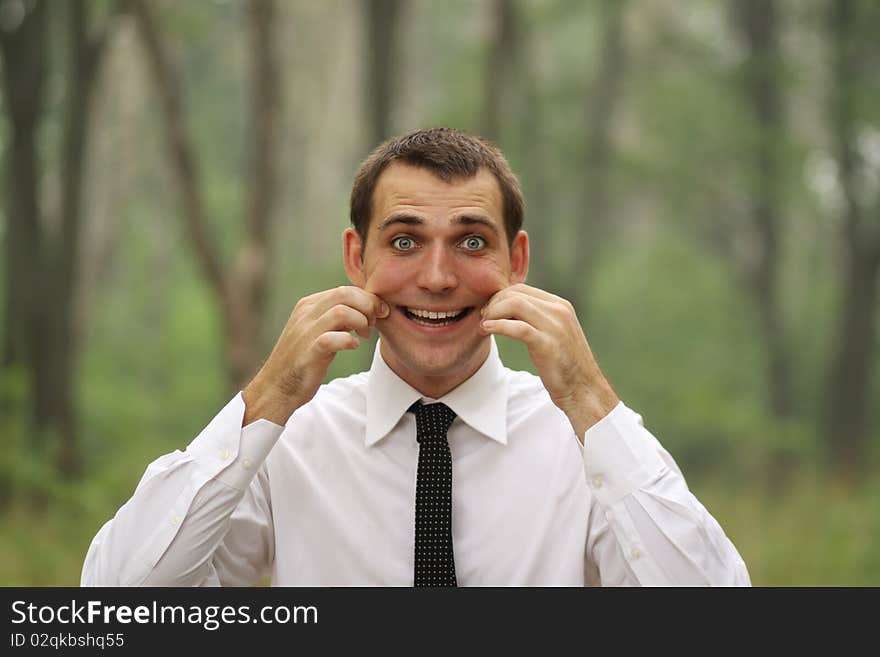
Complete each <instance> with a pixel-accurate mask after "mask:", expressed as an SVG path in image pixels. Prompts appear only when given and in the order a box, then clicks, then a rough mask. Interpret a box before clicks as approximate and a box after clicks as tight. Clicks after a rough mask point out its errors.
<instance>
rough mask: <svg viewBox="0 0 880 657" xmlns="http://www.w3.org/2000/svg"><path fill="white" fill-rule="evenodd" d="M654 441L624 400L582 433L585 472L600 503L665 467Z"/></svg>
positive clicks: (659, 473) (646, 481)
mask: <svg viewBox="0 0 880 657" xmlns="http://www.w3.org/2000/svg"><path fill="white" fill-rule="evenodd" d="M657 444H658V443H657V441H656V439H655V438H654V436H652V435H651V434H650V433H649V432H648V430H647V429H645V427H644V426H643V425H642V418H641V416H640V415H638V414H637V413H635V412H634V411H632V410H631V409H629V408H627V406H626V405H625V404H624V403H623V402H618V404H617V406H615V407H614V409H613V410H612V411H611V412H610V413H609V414H608V415H606V416H605V417H604V418H602V419H601V420H599V422H597V423H596V424H594V425H593V426H592V427H590V428H589V429H587V432H586V434H584V474H586V477H587V485H589V486H590V488H592V490H593V493H594V494H595V496H596V498H597V499H598V501H599V502H600V503H601V504H605V505H611V504H614V503H615V502H617V501H618V500H620V499H621V498H623V497H626V496H627V495H629V494H630V493H632V492H633V491H635V490H638V489H639V488H644V487H645V486H646V485H647V484H649V483H651V482H653V481H656V480H657V479H658V478H659V477H660V476H662V475H663V473H664V472H665V471H666V470H667V466H666V464H665V463H664V462H663V459H662V458H661V456H660V453H659V451H658V449H657Z"/></svg>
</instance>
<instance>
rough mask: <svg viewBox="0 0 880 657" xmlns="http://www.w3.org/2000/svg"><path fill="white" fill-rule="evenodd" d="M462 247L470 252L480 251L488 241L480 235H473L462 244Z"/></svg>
mask: <svg viewBox="0 0 880 657" xmlns="http://www.w3.org/2000/svg"><path fill="white" fill-rule="evenodd" d="M462 246H464V248H465V249H467V250H468V251H479V250H480V249H482V248H483V247H484V246H486V240H485V239H484V238H482V237H480V236H479V235H471V236H470V237H468V238H466V239H465V240H464V242H462Z"/></svg>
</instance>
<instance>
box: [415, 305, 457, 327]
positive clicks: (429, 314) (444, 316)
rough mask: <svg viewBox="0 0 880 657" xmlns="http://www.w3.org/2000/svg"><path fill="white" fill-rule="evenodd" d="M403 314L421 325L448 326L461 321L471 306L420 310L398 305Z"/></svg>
mask: <svg viewBox="0 0 880 657" xmlns="http://www.w3.org/2000/svg"><path fill="white" fill-rule="evenodd" d="M400 309H401V310H402V311H403V314H404V315H406V316H407V317H408V318H409V319H411V320H412V321H414V322H415V323H416V324H421V325H422V326H449V325H450V324H454V323H455V322H458V321H461V320H462V319H463V318H464V317H465V316H466V315H467V314H468V313H470V311H471V310H472V309H473V308H470V307H469V308H459V309H457V310H422V309H421V308H406V307H404V306H400Z"/></svg>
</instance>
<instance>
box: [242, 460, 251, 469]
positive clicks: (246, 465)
mask: <svg viewBox="0 0 880 657" xmlns="http://www.w3.org/2000/svg"><path fill="white" fill-rule="evenodd" d="M253 464H254V462H253V461H251V460H250V459H245V460H244V461H242V462H241V467H243V468H244V469H245V470H250V469H251V466H252V465H253Z"/></svg>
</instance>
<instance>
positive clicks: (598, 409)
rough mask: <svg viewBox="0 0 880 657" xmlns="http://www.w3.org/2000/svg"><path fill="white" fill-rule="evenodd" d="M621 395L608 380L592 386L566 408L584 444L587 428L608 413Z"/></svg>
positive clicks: (618, 401) (578, 437) (576, 433)
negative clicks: (618, 394)
mask: <svg viewBox="0 0 880 657" xmlns="http://www.w3.org/2000/svg"><path fill="white" fill-rule="evenodd" d="M619 403H620V397H618V396H617V393H616V392H614V389H613V388H612V387H611V385H610V384H608V383H607V382H605V383H603V384H602V385H598V386H590V387H589V388H587V389H586V390H585V391H584V392H583V394H582V395H580V397H579V398H578V399H577V400H576V401H573V403H572V404H571V405H570V407H569V408H566V409H563V410H565V414H566V415H567V416H568V419H569V421H570V422H571V426H572V428H573V429H574V433H575V435H576V436H577V439H578V440H579V441H580V442H581V444H583V442H584V436H585V434H586V433H587V430H589V429H590V427H592V426H593V425H595V424H596V423H598V422H599V421H600V420H602V419H603V418H604V417H605V416H606V415H608V414H609V413H610V412H611V411H613V410H614V408H615V407H616V406H617V404H619Z"/></svg>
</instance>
